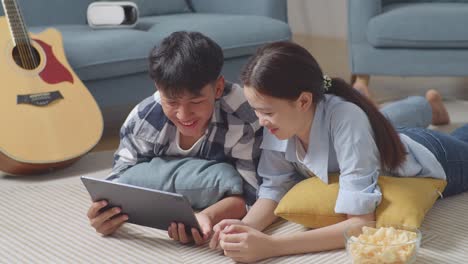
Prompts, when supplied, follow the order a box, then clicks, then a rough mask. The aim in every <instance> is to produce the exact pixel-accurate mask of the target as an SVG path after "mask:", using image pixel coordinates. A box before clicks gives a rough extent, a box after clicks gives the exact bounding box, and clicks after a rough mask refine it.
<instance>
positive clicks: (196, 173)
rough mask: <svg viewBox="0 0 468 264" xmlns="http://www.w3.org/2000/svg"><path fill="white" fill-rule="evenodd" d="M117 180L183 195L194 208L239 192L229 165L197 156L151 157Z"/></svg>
mask: <svg viewBox="0 0 468 264" xmlns="http://www.w3.org/2000/svg"><path fill="white" fill-rule="evenodd" d="M117 181H118V182H121V183H125V184H130V185H136V186H140V187H145V188H150V189H156V190H161V191H166V192H174V193H179V194H182V195H184V196H185V197H186V198H187V199H188V200H189V202H190V204H191V205H192V207H193V208H195V209H202V208H205V207H208V206H210V205H212V204H214V203H216V202H217V201H219V200H220V199H222V198H223V197H225V196H228V195H242V190H243V189H242V184H243V183H242V178H241V176H240V174H239V173H238V172H237V170H236V169H235V168H234V167H233V166H232V165H230V164H227V163H220V162H217V161H209V160H203V159H196V158H189V157H185V158H180V157H177V158H174V157H164V158H160V157H158V158H153V159H152V160H151V161H150V162H144V163H140V164H137V165H135V166H133V167H131V168H129V169H127V170H126V171H125V172H123V173H122V174H121V175H120V178H118V180H117Z"/></svg>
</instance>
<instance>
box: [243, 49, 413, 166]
mask: <svg viewBox="0 0 468 264" xmlns="http://www.w3.org/2000/svg"><path fill="white" fill-rule="evenodd" d="M241 81H242V82H243V84H244V85H245V86H249V87H252V88H254V89H256V90H257V91H258V92H260V93H261V94H265V95H269V96H272V97H276V98H280V99H287V100H296V99H297V98H299V96H300V94H301V93H302V92H311V93H312V94H313V101H314V103H315V104H316V103H318V102H319V101H320V100H323V98H324V94H325V93H329V94H334V95H337V96H340V97H342V98H344V99H345V100H347V101H349V102H351V103H354V104H356V105H357V106H359V107H360V108H361V109H362V110H363V111H364V112H365V113H366V115H367V117H368V119H369V122H370V124H371V126H372V130H373V131H374V136H375V142H376V144H377V148H378V149H379V153H380V162H381V165H382V167H383V168H385V169H389V170H393V169H396V168H397V167H398V166H399V165H400V164H401V163H402V162H403V161H404V160H405V153H406V152H405V148H404V146H403V144H402V143H401V140H400V138H399V136H398V134H397V133H396V131H395V129H394V128H393V126H392V125H391V124H390V122H389V121H388V120H387V119H386V118H385V117H384V116H383V115H382V113H380V111H379V110H378V109H377V107H376V106H375V105H374V104H373V103H372V102H371V101H370V100H369V99H368V98H367V97H365V96H363V95H362V94H361V93H360V92H358V91H357V90H356V89H354V88H352V87H351V85H349V84H348V83H346V82H345V81H344V80H343V79H340V78H332V82H331V83H332V84H331V87H330V88H329V89H328V90H327V91H325V88H324V79H323V73H322V70H321V69H320V66H319V65H318V63H317V61H316V60H315V59H314V57H313V56H312V55H311V54H310V53H309V52H308V51H307V50H306V49H304V48H303V47H301V46H299V45H297V44H295V43H292V42H276V43H272V44H268V45H266V46H263V47H262V48H260V49H259V50H258V51H257V53H256V54H255V55H254V56H253V57H252V58H251V59H250V61H249V62H248V63H247V65H246V66H245V67H244V69H243V71H242V73H241Z"/></svg>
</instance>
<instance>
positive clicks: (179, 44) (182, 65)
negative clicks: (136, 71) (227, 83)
mask: <svg viewBox="0 0 468 264" xmlns="http://www.w3.org/2000/svg"><path fill="white" fill-rule="evenodd" d="M223 62H224V57H223V51H222V50H221V47H220V46H219V45H218V44H216V42H214V41H213V40H212V39H210V38H208V37H207V36H205V35H203V34H201V33H199V32H186V31H179V32H174V33H172V34H171V35H169V36H168V37H166V38H164V39H163V40H162V42H161V44H159V45H157V46H156V47H154V48H153V50H152V51H151V53H150V56H149V73H150V76H151V78H152V79H153V80H154V81H155V83H156V86H157V88H158V89H159V90H162V91H163V92H164V93H166V94H167V95H168V96H171V97H174V96H175V97H176V96H179V95H182V94H184V93H185V92H189V93H191V94H194V95H199V94H200V91H201V89H202V88H203V87H204V86H206V85H207V84H209V83H212V82H214V81H216V80H217V79H218V77H219V75H220V73H221V68H222V67H223Z"/></svg>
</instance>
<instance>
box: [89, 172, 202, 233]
mask: <svg viewBox="0 0 468 264" xmlns="http://www.w3.org/2000/svg"><path fill="white" fill-rule="evenodd" d="M81 181H82V182H83V184H84V185H85V186H86V189H88V192H89V194H90V195H91V199H92V200H93V201H94V202H97V201H100V200H106V201H108V206H107V207H114V206H118V207H120V208H122V213H123V214H127V215H128V221H127V222H128V223H133V224H137V225H143V226H148V227H153V228H157V229H162V230H167V229H168V227H169V225H170V224H171V222H177V223H183V224H185V226H186V227H195V228H197V229H198V230H200V226H199V224H198V222H197V219H196V217H195V214H194V212H193V210H192V207H191V206H190V203H189V202H188V201H187V200H186V199H185V197H184V196H182V195H180V194H176V193H169V192H163V191H158V190H153V189H148V188H143V187H138V186H132V185H127V184H122V183H116V182H112V181H106V180H99V179H93V178H89V177H85V176H82V177H81Z"/></svg>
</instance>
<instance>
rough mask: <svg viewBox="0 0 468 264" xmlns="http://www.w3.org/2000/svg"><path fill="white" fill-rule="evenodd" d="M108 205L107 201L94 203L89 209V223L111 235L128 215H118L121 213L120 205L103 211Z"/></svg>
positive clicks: (103, 233) (99, 230) (106, 234)
mask: <svg viewBox="0 0 468 264" xmlns="http://www.w3.org/2000/svg"><path fill="white" fill-rule="evenodd" d="M106 206H107V202H106V201H99V202H95V203H93V204H92V205H91V207H90V208H89V210H88V218H89V223H90V224H91V226H92V227H94V229H96V232H98V233H101V234H102V235H104V236H108V235H111V234H112V233H114V232H115V231H116V230H117V229H119V227H121V226H122V225H123V224H124V223H125V222H126V221H127V220H128V216H127V215H118V214H120V213H121V209H120V208H118V207H113V208H109V209H107V210H105V211H101V209H102V208H104V207H106Z"/></svg>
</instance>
